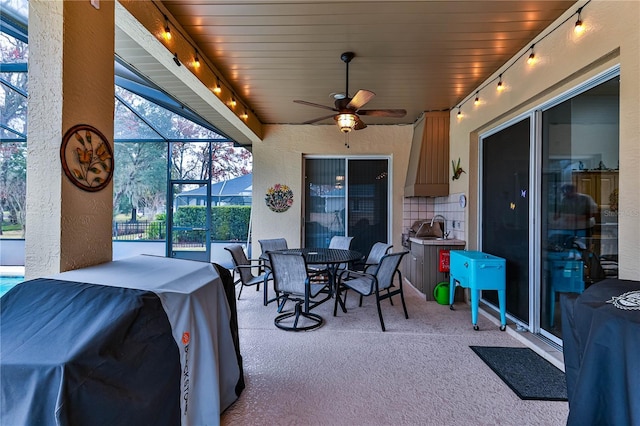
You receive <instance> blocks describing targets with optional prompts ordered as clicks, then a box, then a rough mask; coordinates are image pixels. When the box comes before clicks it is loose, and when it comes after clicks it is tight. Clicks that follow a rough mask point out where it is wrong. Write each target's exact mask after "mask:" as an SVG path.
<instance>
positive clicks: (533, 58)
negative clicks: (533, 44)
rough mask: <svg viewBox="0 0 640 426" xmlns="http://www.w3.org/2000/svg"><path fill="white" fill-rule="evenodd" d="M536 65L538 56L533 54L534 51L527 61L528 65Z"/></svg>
mask: <svg viewBox="0 0 640 426" xmlns="http://www.w3.org/2000/svg"><path fill="white" fill-rule="evenodd" d="M535 63H536V55H535V53H533V50H532V51H531V54H530V55H529V59H527V64H529V65H533V64H535Z"/></svg>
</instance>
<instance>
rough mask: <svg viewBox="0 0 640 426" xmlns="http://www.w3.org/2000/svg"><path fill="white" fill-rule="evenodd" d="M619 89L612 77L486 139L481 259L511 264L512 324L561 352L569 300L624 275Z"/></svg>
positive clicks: (486, 296)
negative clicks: (564, 299)
mask: <svg viewBox="0 0 640 426" xmlns="http://www.w3.org/2000/svg"><path fill="white" fill-rule="evenodd" d="M619 83H620V82H619V70H618V69H617V68H616V69H612V70H610V71H608V72H606V73H604V74H602V75H601V76H599V77H597V78H594V79H593V80H592V81H590V82H588V83H585V84H584V85H583V86H581V87H577V88H576V89H574V90H573V91H571V92H569V93H566V94H564V95H563V96H561V97H559V98H557V99H555V100H553V101H552V102H549V103H547V104H544V105H541V106H540V107H539V108H538V109H536V110H535V111H531V112H529V113H527V114H526V115H524V116H522V117H520V118H518V119H515V120H513V121H512V122H510V123H507V124H505V125H503V126H502V127H500V128H497V129H493V130H492V131H490V132H487V133H486V134H484V135H482V136H481V138H480V167H481V175H480V193H481V209H480V227H481V232H480V238H481V240H480V247H481V250H482V251H485V252H488V253H490V254H493V255H496V256H500V257H503V258H505V259H506V261H507V271H506V282H507V288H506V291H507V309H506V310H507V315H508V316H509V317H510V318H511V319H512V320H515V321H516V322H517V323H518V324H519V325H521V326H524V327H526V328H528V329H529V330H530V331H532V332H534V333H537V334H541V335H543V336H544V337H546V338H548V339H549V340H551V341H553V342H556V343H558V344H562V321H561V316H562V312H561V309H560V308H559V305H560V303H559V302H560V295H561V294H562V293H572V294H580V293H582V292H583V291H584V290H585V289H586V288H587V287H588V286H589V285H591V284H593V283H595V282H597V281H600V280H602V279H605V278H615V277H617V276H618V182H619V179H618V168H619V166H618V164H619V134H618V132H619V127H620V125H619V123H620V117H619V97H620V88H619ZM482 297H483V300H484V301H485V302H488V303H489V305H490V306H491V305H493V307H494V308H495V307H496V306H497V295H495V292H491V291H485V292H483V295H482Z"/></svg>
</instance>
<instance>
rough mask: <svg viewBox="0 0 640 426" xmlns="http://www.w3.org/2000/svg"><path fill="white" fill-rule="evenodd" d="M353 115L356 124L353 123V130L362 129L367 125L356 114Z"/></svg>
mask: <svg viewBox="0 0 640 426" xmlns="http://www.w3.org/2000/svg"><path fill="white" fill-rule="evenodd" d="M355 117H356V125H355V126H353V130H362V129H364V128H365V127H367V125H366V124H365V122H364V121H362V120H360V117H358V116H357V115H356V116H355Z"/></svg>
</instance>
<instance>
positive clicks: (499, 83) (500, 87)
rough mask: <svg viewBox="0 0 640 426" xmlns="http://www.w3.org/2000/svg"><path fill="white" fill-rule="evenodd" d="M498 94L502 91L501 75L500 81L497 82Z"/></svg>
mask: <svg viewBox="0 0 640 426" xmlns="http://www.w3.org/2000/svg"><path fill="white" fill-rule="evenodd" d="M497 89H498V92H501V91H503V90H504V85H503V84H502V74H500V80H499V81H498V88H497Z"/></svg>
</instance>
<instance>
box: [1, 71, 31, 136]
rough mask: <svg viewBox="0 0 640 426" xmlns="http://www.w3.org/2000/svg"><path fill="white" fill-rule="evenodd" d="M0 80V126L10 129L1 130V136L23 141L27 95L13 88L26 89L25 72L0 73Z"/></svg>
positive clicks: (25, 125) (25, 128)
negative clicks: (6, 130) (0, 82)
mask: <svg viewBox="0 0 640 426" xmlns="http://www.w3.org/2000/svg"><path fill="white" fill-rule="evenodd" d="M0 81H2V84H0V127H2V128H3V129H8V130H11V132H6V133H5V132H2V134H1V137H2V139H3V140H5V138H6V140H7V141H16V140H19V141H24V140H25V139H24V135H25V134H26V132H27V97H26V96H25V93H24V92H21V91H18V90H15V88H22V87H24V90H26V86H27V73H22V72H13V73H0Z"/></svg>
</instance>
